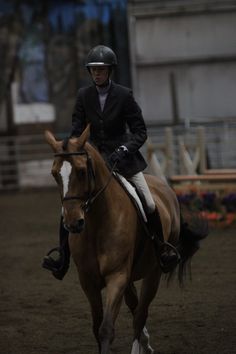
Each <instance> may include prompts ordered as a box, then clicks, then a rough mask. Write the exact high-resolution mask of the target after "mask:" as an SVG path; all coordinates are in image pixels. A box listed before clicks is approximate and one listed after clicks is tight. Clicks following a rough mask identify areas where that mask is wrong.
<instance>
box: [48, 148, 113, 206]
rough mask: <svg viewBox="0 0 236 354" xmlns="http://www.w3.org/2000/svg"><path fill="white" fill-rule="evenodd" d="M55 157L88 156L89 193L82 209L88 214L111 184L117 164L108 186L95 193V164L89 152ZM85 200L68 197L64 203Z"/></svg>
mask: <svg viewBox="0 0 236 354" xmlns="http://www.w3.org/2000/svg"><path fill="white" fill-rule="evenodd" d="M54 156H55V157H70V156H86V158H87V176H88V192H87V193H86V196H85V199H86V201H85V202H84V203H83V205H82V209H83V210H84V211H85V212H88V211H89V209H90V207H91V205H92V203H93V202H94V201H95V199H97V198H98V196H99V195H100V194H101V193H102V192H103V191H104V190H105V189H106V188H107V186H108V184H109V183H110V180H111V178H112V174H113V170H114V168H115V166H116V163H115V164H114V166H113V167H112V169H111V173H110V176H109V178H108V181H107V182H106V184H105V185H104V186H103V187H102V188H101V189H99V190H98V192H95V191H94V190H93V185H95V172H94V169H93V164H92V159H91V157H90V155H89V154H88V152H87V151H86V150H81V151H76V152H59V153H56V154H54ZM81 199H84V198H82V197H81V196H67V197H64V198H62V203H63V202H64V201H68V200H81Z"/></svg>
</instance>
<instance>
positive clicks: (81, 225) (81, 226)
mask: <svg viewBox="0 0 236 354" xmlns="http://www.w3.org/2000/svg"><path fill="white" fill-rule="evenodd" d="M83 228H84V219H80V220H77V229H78V230H80V231H82V229H83ZM80 231H78V232H80Z"/></svg>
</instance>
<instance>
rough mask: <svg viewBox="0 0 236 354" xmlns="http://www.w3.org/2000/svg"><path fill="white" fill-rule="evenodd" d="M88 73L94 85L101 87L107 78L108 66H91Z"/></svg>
mask: <svg viewBox="0 0 236 354" xmlns="http://www.w3.org/2000/svg"><path fill="white" fill-rule="evenodd" d="M90 73H91V76H92V79H93V81H94V82H95V84H96V85H97V86H101V85H103V84H104V83H105V82H106V81H107V80H108V78H109V66H92V67H91V68H90Z"/></svg>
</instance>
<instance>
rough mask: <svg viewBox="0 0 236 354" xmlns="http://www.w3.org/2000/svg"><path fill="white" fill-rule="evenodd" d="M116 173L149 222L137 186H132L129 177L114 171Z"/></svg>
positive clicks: (144, 218) (145, 219) (145, 220)
mask: <svg viewBox="0 0 236 354" xmlns="http://www.w3.org/2000/svg"><path fill="white" fill-rule="evenodd" d="M114 174H115V175H116V176H117V178H118V179H119V180H120V182H121V183H122V185H123V187H124V188H125V189H126V190H127V192H128V194H129V195H130V196H131V198H133V199H134V200H135V202H136V205H137V207H138V208H139V211H140V214H141V215H142V217H143V220H144V222H147V217H146V214H145V211H144V209H143V205H142V202H141V200H140V198H139V196H138V194H137V192H136V190H135V188H134V187H133V186H132V184H131V183H130V182H129V181H127V179H126V178H125V177H123V176H121V175H120V174H119V173H117V172H114Z"/></svg>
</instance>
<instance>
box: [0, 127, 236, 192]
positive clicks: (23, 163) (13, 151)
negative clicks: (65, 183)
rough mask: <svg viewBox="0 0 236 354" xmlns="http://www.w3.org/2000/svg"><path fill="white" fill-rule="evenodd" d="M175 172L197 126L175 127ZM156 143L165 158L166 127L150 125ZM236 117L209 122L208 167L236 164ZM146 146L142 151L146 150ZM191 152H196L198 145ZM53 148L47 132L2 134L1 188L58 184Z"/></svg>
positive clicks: (194, 140) (161, 160) (159, 156)
mask: <svg viewBox="0 0 236 354" xmlns="http://www.w3.org/2000/svg"><path fill="white" fill-rule="evenodd" d="M171 129H172V136H173V149H172V156H171V160H172V163H173V164H172V173H173V174H179V173H181V171H180V165H181V161H180V156H179V138H180V137H181V138H182V139H183V141H184V142H185V143H186V145H188V144H190V143H191V145H193V146H194V144H195V143H196V139H197V134H196V131H197V127H192V128H191V129H189V130H188V131H186V130H184V128H183V127H180V126H178V127H173V128H171ZM148 133H149V137H150V139H151V141H152V143H154V144H156V145H157V146H158V145H159V146H160V148H157V149H156V151H155V153H156V155H157V158H158V161H159V162H160V164H161V163H163V161H164V159H165V153H164V150H165V145H166V135H165V127H161V128H160V127H157V126H148ZM235 137H236V121H235V122H230V123H221V124H212V125H205V146H206V152H207V156H206V159H207V163H208V166H207V167H208V168H218V169H219V168H236V154H235V151H236V139H235ZM146 150H147V149H146V148H145V147H144V148H143V149H142V152H143V153H144V154H146ZM169 151H170V150H169ZM189 153H190V156H191V155H192V156H193V155H194V149H193V151H192V152H191V150H190V152H189ZM52 158H53V155H52V151H51V149H50V147H49V146H48V145H47V143H46V142H45V140H44V137H43V135H25V136H8V137H1V138H0V190H1V191H4V190H14V189H23V188H30V187H31V188H32V187H33V188H39V187H47V186H55V182H54V180H53V178H52V176H51V174H50V171H51V165H52Z"/></svg>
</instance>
